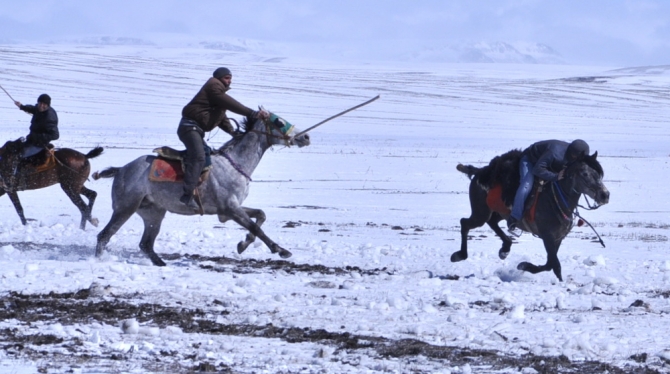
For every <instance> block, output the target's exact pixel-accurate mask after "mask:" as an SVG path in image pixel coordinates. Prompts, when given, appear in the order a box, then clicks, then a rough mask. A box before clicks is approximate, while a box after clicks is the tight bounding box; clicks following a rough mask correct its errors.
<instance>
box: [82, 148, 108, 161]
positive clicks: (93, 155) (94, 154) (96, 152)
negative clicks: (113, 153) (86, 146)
mask: <svg viewBox="0 0 670 374" xmlns="http://www.w3.org/2000/svg"><path fill="white" fill-rule="evenodd" d="M103 150H104V148H102V147H95V148H93V149H91V151H90V152H88V153H87V154H86V158H87V159H90V158H96V157H98V156H100V155H101V154H102V151H103Z"/></svg>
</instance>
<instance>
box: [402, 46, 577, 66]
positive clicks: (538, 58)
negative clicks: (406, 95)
mask: <svg viewBox="0 0 670 374" xmlns="http://www.w3.org/2000/svg"><path fill="white" fill-rule="evenodd" d="M402 58H403V59H405V60H412V61H423V62H465V63H471V62H472V63H515V64H519V63H521V64H565V63H566V62H565V60H563V58H562V57H561V55H560V54H559V53H558V52H557V51H556V50H554V49H553V48H551V47H550V46H547V45H544V44H540V43H531V42H519V43H507V42H500V41H498V42H474V43H473V42H469V43H458V44H449V45H444V46H431V47H426V48H423V49H421V50H417V51H414V52H411V53H405V54H404V55H403V56H402Z"/></svg>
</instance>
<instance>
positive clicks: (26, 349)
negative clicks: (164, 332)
mask: <svg viewBox="0 0 670 374" xmlns="http://www.w3.org/2000/svg"><path fill="white" fill-rule="evenodd" d="M212 304H213V305H217V306H218V305H221V303H220V302H218V303H217V302H216V301H214V302H213V303H212ZM210 306H212V305H204V306H203V309H200V308H197V309H188V308H182V307H169V306H163V305H159V304H149V303H141V304H137V305H136V304H132V303H128V302H125V301H121V300H120V299H118V298H115V299H111V300H106V299H104V300H103V299H100V298H97V297H91V296H90V294H89V292H88V290H80V291H78V292H73V293H62V294H57V293H53V292H52V293H49V294H42V295H26V294H20V293H15V292H10V293H9V294H8V295H6V296H4V297H2V298H0V318H1V319H3V320H10V319H14V320H17V321H19V322H20V323H22V324H25V325H28V326H29V325H31V324H34V323H37V322H41V323H51V324H53V323H61V324H63V325H78V324H89V323H93V322H97V323H101V324H107V325H117V324H118V322H119V321H120V320H123V319H127V318H135V319H137V321H138V322H140V323H149V324H151V325H153V326H158V327H167V326H177V327H179V328H181V329H182V331H183V332H184V333H199V334H209V335H229V336H238V337H254V338H268V339H281V340H283V341H285V342H287V343H303V342H311V343H317V344H321V345H327V346H331V347H333V348H334V349H335V352H336V353H338V352H341V351H345V352H346V353H350V352H358V353H359V354H366V355H368V356H370V357H379V358H384V357H386V358H388V357H394V358H412V357H417V356H422V357H425V358H427V359H429V360H432V361H435V362H444V364H445V365H451V366H454V365H458V366H462V365H465V364H469V365H470V366H471V367H473V368H486V370H487V371H488V372H496V371H497V372H500V370H509V369H515V370H518V369H519V368H525V367H532V368H534V369H535V370H537V371H538V372H539V373H582V374H590V373H594V374H595V373H610V374H623V373H633V374H651V373H659V371H657V370H656V369H654V368H650V367H647V366H644V361H646V357H645V358H644V360H642V359H639V360H633V358H631V360H632V362H633V361H634V362H637V363H638V364H633V363H632V362H631V365H629V366H626V367H623V368H620V367H616V366H613V365H610V364H607V363H603V362H598V361H580V362H573V361H570V360H569V359H568V358H567V357H565V356H558V357H550V356H536V355H532V354H526V355H520V356H514V355H508V354H504V353H501V352H498V351H494V350H484V349H472V348H460V347H450V346H438V345H432V344H429V343H426V342H423V341H420V340H416V339H397V340H394V339H388V338H384V337H378V336H368V335H358V334H355V333H352V332H331V331H326V330H323V329H310V328H299V327H291V328H285V327H278V326H274V325H272V324H266V325H251V324H222V323H217V322H215V321H213V320H210V319H207V317H206V316H207V314H211V312H208V311H207V310H206V308H208V307H210ZM214 313H219V314H226V313H228V312H227V311H225V310H224V311H222V312H214ZM0 345H1V346H2V347H3V349H4V350H5V351H6V352H7V353H8V354H9V355H11V356H13V357H16V358H17V359H26V360H48V362H49V364H48V365H51V367H52V368H55V367H56V366H58V367H59V368H60V369H59V370H62V369H64V368H66V367H70V368H74V367H78V368H82V367H84V368H98V369H100V368H104V367H109V368H116V369H118V368H119V366H118V365H115V364H116V362H117V361H124V360H129V357H127V355H126V354H120V353H118V352H111V351H104V350H103V351H102V353H100V354H99V355H93V354H91V353H90V351H88V350H86V349H84V342H83V341H82V340H81V339H80V338H61V337H57V336H54V335H50V334H31V335H27V334H22V333H21V332H20V330H19V329H18V328H11V329H3V330H0ZM45 346H52V347H57V348H58V349H50V350H46V349H45V348H44V347H45ZM196 357H197V355H196V354H195V353H194V352H189V351H185V352H161V356H160V357H156V358H154V359H152V360H144V361H142V362H140V363H136V364H138V365H141V367H142V368H143V369H145V370H147V371H161V372H163V371H164V372H175V373H181V372H194V371H208V372H212V371H215V372H224V373H232V372H234V369H232V368H230V367H227V366H225V365H222V364H219V365H216V366H215V365H214V364H212V363H211V362H200V361H198V360H197V358H196ZM340 357H342V356H341V355H336V354H334V355H332V358H331V360H334V361H337V360H340V359H341V358H340ZM189 363H190V364H189ZM45 365H46V364H45ZM68 365H69V366H68ZM45 370H48V368H46V369H45ZM70 370H72V369H70ZM65 371H67V370H65ZM45 372H46V371H45Z"/></svg>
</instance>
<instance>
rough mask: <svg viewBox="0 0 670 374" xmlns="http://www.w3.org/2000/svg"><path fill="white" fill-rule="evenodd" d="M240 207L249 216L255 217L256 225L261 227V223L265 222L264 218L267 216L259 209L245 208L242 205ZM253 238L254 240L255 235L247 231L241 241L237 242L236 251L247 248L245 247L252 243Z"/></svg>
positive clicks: (240, 251) (239, 251) (242, 250)
mask: <svg viewBox="0 0 670 374" xmlns="http://www.w3.org/2000/svg"><path fill="white" fill-rule="evenodd" d="M242 209H244V211H245V212H246V213H247V215H248V216H249V217H250V218H252V219H254V218H255V219H256V225H257V226H258V227H261V226H262V225H263V223H264V222H265V220H266V218H267V217H266V216H265V212H263V211H262V210H260V209H253V208H246V207H242ZM254 240H256V235H254V234H252V233H251V232H249V233H248V234H247V237H246V238H245V239H244V240H243V241H241V242H239V243H237V253H242V252H244V251H245V250H246V249H247V247H248V246H249V244H251V243H253V242H254Z"/></svg>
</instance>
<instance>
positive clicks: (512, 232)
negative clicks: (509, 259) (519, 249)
mask: <svg viewBox="0 0 670 374" xmlns="http://www.w3.org/2000/svg"><path fill="white" fill-rule="evenodd" d="M507 232H508V233H510V235H512V236H514V237H515V238H518V237H520V236H521V234H523V230H521V229H520V228H519V226H514V227H512V228H508V229H507Z"/></svg>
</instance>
